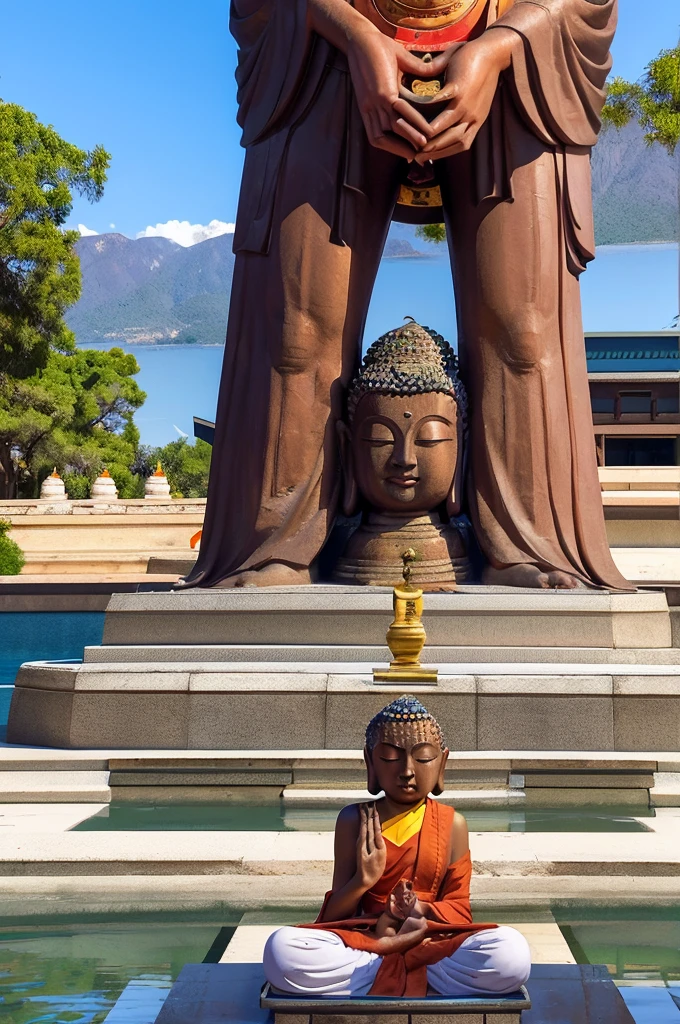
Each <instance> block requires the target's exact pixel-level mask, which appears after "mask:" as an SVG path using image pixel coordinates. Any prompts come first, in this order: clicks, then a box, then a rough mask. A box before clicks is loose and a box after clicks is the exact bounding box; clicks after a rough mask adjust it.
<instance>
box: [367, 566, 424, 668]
mask: <svg viewBox="0 0 680 1024" xmlns="http://www.w3.org/2000/svg"><path fill="white" fill-rule="evenodd" d="M401 557H402V561H403V563H404V569H403V577H404V582H403V584H397V586H396V587H395V588H394V594H393V597H392V605H393V608H394V622H393V623H392V625H391V626H390V628H389V629H388V630H387V646H388V647H389V649H390V651H391V652H392V658H393V660H392V662H391V663H390V667H389V668H387V669H379V668H376V669H373V682H374V683H436V682H437V679H438V676H439V673H438V670H437V669H436V668H423V666H422V665H421V664H420V655H421V654H422V651H423V647H424V646H425V641H426V640H427V634H426V633H425V627H424V626H423V623H422V614H423V592H422V590H420V589H419V588H418V587H414V586H413V584H412V583H411V563H412V562H415V561H416V560H417V557H418V556H417V555H416V552H415V551H414V550H413V548H409V549H408V550H407V551H405V552H404V553H403V555H402V556H401Z"/></svg>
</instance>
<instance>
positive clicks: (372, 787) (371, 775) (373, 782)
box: [364, 747, 382, 796]
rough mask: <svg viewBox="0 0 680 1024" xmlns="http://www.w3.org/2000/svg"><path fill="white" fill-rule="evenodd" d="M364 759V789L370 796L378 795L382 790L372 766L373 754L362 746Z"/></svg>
mask: <svg viewBox="0 0 680 1024" xmlns="http://www.w3.org/2000/svg"><path fill="white" fill-rule="evenodd" d="M364 761H365V762H366V775H367V778H366V789H367V790H368V792H369V793H370V794H371V796H378V794H379V793H381V792H382V787H381V785H380V783H379V782H378V776H377V775H376V774H375V768H374V767H373V754H372V753H371V751H370V750H369V749H368V747H364Z"/></svg>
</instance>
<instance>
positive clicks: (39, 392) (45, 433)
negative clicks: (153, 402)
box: [0, 348, 146, 498]
mask: <svg viewBox="0 0 680 1024" xmlns="http://www.w3.org/2000/svg"><path fill="white" fill-rule="evenodd" d="M138 372H139V366H138V364H137V360H136V359H135V357H134V356H133V355H128V354H126V353H125V352H123V350H122V349H119V348H113V349H110V350H109V351H108V352H106V351H99V350H95V349H92V350H90V349H82V350H77V351H75V352H73V353H61V352H51V353H50V354H49V358H48V362H47V366H46V367H45V368H44V369H41V370H37V371H36V372H35V373H34V374H33V375H32V376H31V377H27V378H25V379H21V378H14V377H9V376H5V377H4V378H0V495H2V496H4V497H5V498H13V497H36V496H37V494H38V492H39V487H40V482H41V480H42V479H43V478H44V477H45V476H46V475H47V474H48V473H49V472H51V470H52V468H53V467H54V466H56V467H57V469H58V470H59V472H60V474H61V475H62V476H63V477H65V479H66V480H67V483H68V482H69V479H74V478H86V479H87V480H90V481H91V480H93V479H94V478H95V477H96V476H97V475H98V474H99V473H100V472H101V470H102V469H103V468H106V469H108V470H109V472H110V473H111V476H113V478H114V479H115V481H116V484H117V486H118V489H119V492H120V496H121V497H137V496H139V492H140V487H141V495H143V493H144V490H143V488H144V485H143V481H141V482H140V480H139V479H137V478H136V477H135V474H134V473H133V471H132V470H131V468H130V467H131V466H132V465H133V463H134V460H135V455H136V451H137V448H138V444H139V432H138V430H137V428H136V427H135V425H134V422H133V415H134V412H135V410H136V409H138V408H139V407H140V406H141V405H142V404H143V402H144V400H145V398H146V395H145V394H144V392H143V391H142V390H141V389H140V388H139V385H138V384H137V383H136V381H135V380H134V379H133V378H134V376H135V374H136V373H138ZM76 488H77V484H76ZM84 489H85V486H84V485H82V486H81V490H84ZM75 496H76V495H75V494H72V497H75ZM78 496H80V495H78ZM82 496H83V497H85V496H86V495H85V494H82Z"/></svg>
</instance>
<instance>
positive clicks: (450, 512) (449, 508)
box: [446, 412, 467, 519]
mask: <svg viewBox="0 0 680 1024" xmlns="http://www.w3.org/2000/svg"><path fill="white" fill-rule="evenodd" d="M456 434H457V447H458V458H457V460H456V471H455V473H454V474H453V480H452V482H451V490H450V492H449V496H448V498H447V499H446V514H447V516H448V517H449V519H453V517H454V516H458V515H460V510H461V508H462V507H463V488H464V486H465V466H466V462H467V444H466V443H465V442H466V437H465V431H464V430H463V422H462V420H461V416H460V412H459V413H458V416H457V417H456Z"/></svg>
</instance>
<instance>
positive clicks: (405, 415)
mask: <svg viewBox="0 0 680 1024" xmlns="http://www.w3.org/2000/svg"><path fill="white" fill-rule="evenodd" d="M412 416H413V413H412V412H405V413H404V419H405V420H410V419H411V417H412Z"/></svg>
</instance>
